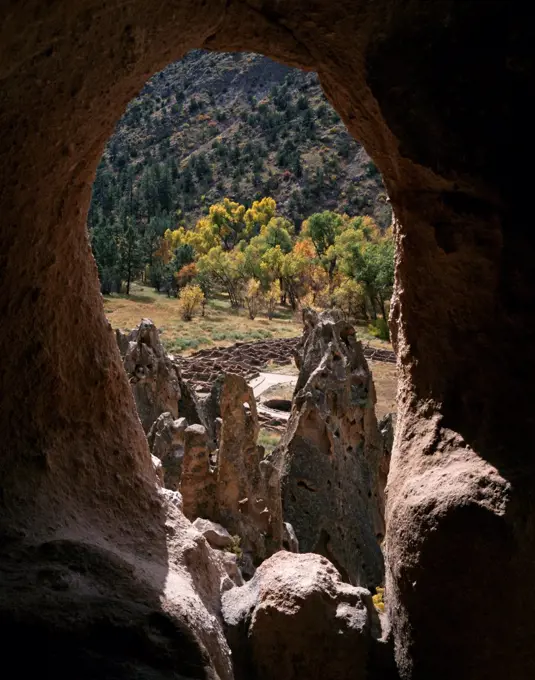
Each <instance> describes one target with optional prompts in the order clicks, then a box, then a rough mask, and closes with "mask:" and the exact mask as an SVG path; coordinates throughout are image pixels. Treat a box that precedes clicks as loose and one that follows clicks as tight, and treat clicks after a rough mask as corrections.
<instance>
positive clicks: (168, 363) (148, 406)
mask: <svg viewBox="0 0 535 680" xmlns="http://www.w3.org/2000/svg"><path fill="white" fill-rule="evenodd" d="M116 338H117V345H118V347H119V351H120V352H121V356H122V358H123V363H124V368H125V371H126V374H127V376H128V381H129V382H130V387H131V388H132V393H133V394H134V399H135V401H136V406H137V411H138V414H139V419H140V420H141V424H142V425H143V429H144V430H145V432H148V431H149V430H150V428H151V427H152V424H153V423H154V421H155V420H156V419H157V418H158V417H159V416H160V415H161V414H162V413H166V412H168V413H170V414H171V416H172V417H173V418H175V419H176V418H178V416H179V414H180V415H181V416H183V417H185V418H186V419H187V421H188V423H189V424H190V425H192V424H195V423H200V422H201V420H200V416H199V411H198V406H197V400H196V397H195V393H194V391H193V390H192V389H191V388H189V387H188V385H187V384H186V383H185V382H184V381H183V380H182V378H181V376H180V372H179V370H178V368H177V367H176V366H175V365H174V363H173V361H172V360H171V358H170V357H169V356H168V355H167V353H166V351H165V349H164V347H163V345H162V343H161V340H160V335H159V333H158V329H157V328H156V326H155V325H154V324H153V323H152V321H151V320H150V319H142V320H141V323H140V324H139V326H137V327H136V328H134V329H133V330H131V331H130V333H123V332H121V331H119V330H117V331H116ZM155 455H156V454H155Z"/></svg>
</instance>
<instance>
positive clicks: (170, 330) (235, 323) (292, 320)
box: [103, 283, 390, 373]
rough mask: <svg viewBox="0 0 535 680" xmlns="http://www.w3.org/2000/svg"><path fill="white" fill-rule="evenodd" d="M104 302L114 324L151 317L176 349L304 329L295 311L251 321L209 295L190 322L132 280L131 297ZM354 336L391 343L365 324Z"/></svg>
mask: <svg viewBox="0 0 535 680" xmlns="http://www.w3.org/2000/svg"><path fill="white" fill-rule="evenodd" d="M103 302H104V311H105V313H106V316H107V318H108V320H109V321H110V323H111V325H112V327H113V328H122V329H130V328H134V326H137V325H138V323H139V322H140V320H141V319H142V318H149V319H151V320H152V321H153V322H154V323H155V324H156V326H157V327H158V328H159V329H160V331H161V338H162V342H163V344H164V346H165V348H166V349H167V350H168V351H169V352H175V353H179V352H180V353H184V354H191V353H192V352H195V351H196V350H199V349H202V348H204V347H210V346H227V345H233V344H234V343H235V342H238V341H242V342H252V341H254V340H266V339H269V338H291V337H295V336H299V335H301V332H302V329H303V327H302V324H301V318H300V313H299V312H297V313H294V312H292V311H291V310H290V309H288V308H286V307H278V308H277V309H276V311H275V315H274V317H273V319H272V320H271V321H270V320H269V319H268V318H267V317H266V316H265V315H264V314H261V315H259V316H257V318H256V319H254V321H252V320H251V319H249V317H248V315H247V312H246V310H244V309H238V310H236V309H232V308H231V307H230V305H229V302H228V299H227V298H226V297H224V296H220V297H218V298H216V299H214V300H209V302H208V304H207V305H206V309H205V315H204V317H202V316H195V317H194V318H193V319H192V320H191V321H183V320H182V319H181V318H180V314H179V313H178V306H177V299H176V298H169V297H167V295H165V294H161V293H157V292H156V291H155V290H153V289H152V288H150V287H149V286H143V285H140V284H138V283H134V284H132V287H131V293H130V295H129V296H128V295H123V294H113V295H105V296H103ZM357 335H358V338H359V340H361V341H362V343H363V344H367V343H369V344H370V345H372V346H373V347H381V348H386V349H389V348H390V343H388V342H384V341H382V340H379V339H378V338H374V337H373V336H372V335H370V334H369V333H368V331H367V329H366V328H364V327H358V328H357ZM293 370H295V368H294V369H293ZM277 372H278V373H285V372H286V370H280V368H279V367H277Z"/></svg>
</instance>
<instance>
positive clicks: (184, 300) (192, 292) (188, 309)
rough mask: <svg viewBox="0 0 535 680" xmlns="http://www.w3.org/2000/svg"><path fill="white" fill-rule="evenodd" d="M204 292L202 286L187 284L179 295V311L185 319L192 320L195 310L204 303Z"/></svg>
mask: <svg viewBox="0 0 535 680" xmlns="http://www.w3.org/2000/svg"><path fill="white" fill-rule="evenodd" d="M203 300H204V293H203V292H202V289H201V287H200V286H196V285H188V286H185V287H184V288H183V289H182V290H181V291H180V294H179V296H178V311H179V314H180V316H181V317H182V319H184V321H191V320H192V319H193V316H194V314H195V312H196V311H197V310H198V309H199V307H200V306H201V305H202V303H203Z"/></svg>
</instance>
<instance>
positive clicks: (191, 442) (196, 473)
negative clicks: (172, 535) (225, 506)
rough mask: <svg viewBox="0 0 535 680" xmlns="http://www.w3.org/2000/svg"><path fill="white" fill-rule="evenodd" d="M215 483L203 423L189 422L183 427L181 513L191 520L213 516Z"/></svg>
mask: <svg viewBox="0 0 535 680" xmlns="http://www.w3.org/2000/svg"><path fill="white" fill-rule="evenodd" d="M215 487H216V485H215V478H214V474H213V472H212V470H211V468H210V449H209V448H208V436H207V434H206V429H205V428H204V427H203V426H202V425H190V426H189V427H187V428H186V429H185V430H184V458H183V461H182V475H181V478H180V493H181V494H182V499H183V507H184V514H185V515H186V517H187V518H188V519H190V520H191V521H193V520H194V519H195V518H197V517H208V518H213V517H214V515H215Z"/></svg>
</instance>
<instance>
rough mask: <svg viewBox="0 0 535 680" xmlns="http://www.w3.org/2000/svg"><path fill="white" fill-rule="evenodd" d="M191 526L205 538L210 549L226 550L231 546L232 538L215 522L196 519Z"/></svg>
mask: <svg viewBox="0 0 535 680" xmlns="http://www.w3.org/2000/svg"><path fill="white" fill-rule="evenodd" d="M193 526H194V527H195V529H197V531H199V532H200V533H201V534H202V535H203V536H204V538H206V540H207V541H208V543H209V544H210V545H211V546H212V548H228V547H229V546H231V545H232V542H233V541H232V536H231V535H230V534H229V532H228V531H227V530H226V529H225V528H224V527H222V526H221V524H217V522H211V521H210V520H209V519H202V518H201V517H197V519H196V520H195V521H194V522H193Z"/></svg>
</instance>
